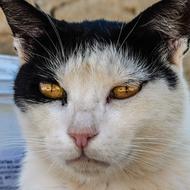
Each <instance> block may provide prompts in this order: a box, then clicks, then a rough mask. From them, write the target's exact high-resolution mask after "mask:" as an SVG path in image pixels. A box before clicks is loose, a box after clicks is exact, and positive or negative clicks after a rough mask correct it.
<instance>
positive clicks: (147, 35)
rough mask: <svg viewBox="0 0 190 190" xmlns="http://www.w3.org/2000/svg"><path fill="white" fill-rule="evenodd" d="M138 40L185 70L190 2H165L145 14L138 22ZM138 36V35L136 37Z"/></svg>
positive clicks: (167, 0) (189, 39)
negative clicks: (182, 66)
mask: <svg viewBox="0 0 190 190" xmlns="http://www.w3.org/2000/svg"><path fill="white" fill-rule="evenodd" d="M138 19H139V25H140V26H139V27H137V30H138V35H140V37H139V36H134V38H138V37H139V39H140V40H141V41H142V43H144V44H145V43H146V44H149V46H148V48H149V47H150V51H152V50H153V49H154V48H155V47H157V51H160V52H161V55H162V56H163V57H165V58H167V59H168V60H169V62H170V63H172V64H175V65H178V66H181V65H182V62H183V57H184V55H185V54H186V53H187V51H188V49H189V42H190V0H162V1H160V2H158V3H156V4H154V5H153V6H152V7H150V8H148V9H147V10H145V11H144V12H142V13H141V14H140V15H139V16H138V17H137V18H136V19H135V20H134V21H133V23H134V24H133V25H135V23H137V22H138ZM134 35H135V34H134Z"/></svg>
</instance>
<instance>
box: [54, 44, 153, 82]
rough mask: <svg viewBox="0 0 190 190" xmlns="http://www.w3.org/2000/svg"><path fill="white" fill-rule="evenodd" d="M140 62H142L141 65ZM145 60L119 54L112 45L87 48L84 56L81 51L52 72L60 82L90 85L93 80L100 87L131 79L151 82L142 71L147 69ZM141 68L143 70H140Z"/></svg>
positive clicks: (146, 73) (126, 54)
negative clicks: (89, 81) (100, 85)
mask: <svg viewBox="0 0 190 190" xmlns="http://www.w3.org/2000/svg"><path fill="white" fill-rule="evenodd" d="M139 61H141V62H142V63H141V64H140V63H138V62H139ZM143 61H144V60H141V59H138V57H133V56H132V55H130V54H128V52H127V51H126V52H125V53H123V52H122V51H120V52H118V51H117V50H116V48H115V47H114V46H112V45H109V46H101V45H100V44H99V45H98V44H96V45H95V46H94V47H93V48H90V47H89V48H87V49H86V51H85V52H83V53H82V52H81V51H80V49H79V50H78V52H77V53H76V54H73V55H71V56H70V57H69V58H68V59H67V60H66V61H65V63H64V64H61V63H60V64H59V66H58V67H57V68H55V67H52V71H53V72H54V73H55V75H56V79H57V80H58V81H60V82H62V81H63V82H65V81H68V83H71V82H72V81H78V82H81V83H87V82H88V80H91V81H93V80H94V81H99V82H100V84H101V83H106V82H107V83H112V84H111V85H113V84H114V83H119V82H121V83H122V82H126V81H128V80H138V81H145V80H148V78H149V74H148V72H143V71H142V70H143V66H145V67H146V65H144V64H143ZM52 64H54V63H52ZM138 64H139V65H138ZM140 65H141V66H140ZM140 67H142V68H141V69H140Z"/></svg>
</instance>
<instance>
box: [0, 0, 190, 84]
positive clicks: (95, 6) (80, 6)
mask: <svg viewBox="0 0 190 190" xmlns="http://www.w3.org/2000/svg"><path fill="white" fill-rule="evenodd" d="M28 1H29V2H30V3H32V4H37V5H39V6H40V7H41V8H42V9H43V10H44V11H46V12H47V13H49V14H51V15H52V16H54V17H56V18H58V19H65V20H67V21H81V20H84V19H90V20H91V19H98V18H105V19H111V20H122V21H129V20H131V19H132V18H133V17H135V16H136V15H137V14H138V13H139V12H141V11H142V10H143V9H145V8H147V7H148V6H150V5H151V4H153V3H155V2H157V1H158V0H28ZM0 54H9V55H14V54H15V52H14V50H13V48H12V36H11V32H10V29H9V27H8V25H7V23H6V20H5V17H4V15H3V13H2V11H0ZM185 73H186V77H187V79H188V81H189V83H190V55H189V56H187V57H186V59H185Z"/></svg>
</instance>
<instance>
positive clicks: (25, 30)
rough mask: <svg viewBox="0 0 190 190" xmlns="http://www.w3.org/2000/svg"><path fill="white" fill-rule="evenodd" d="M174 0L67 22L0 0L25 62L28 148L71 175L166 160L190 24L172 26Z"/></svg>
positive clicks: (178, 118)
mask: <svg viewBox="0 0 190 190" xmlns="http://www.w3.org/2000/svg"><path fill="white" fill-rule="evenodd" d="M179 2H180V3H179ZM179 2H178V3H177V2H174V1H168V2H166V1H161V2H160V3H158V4H156V5H154V6H153V7H151V8H149V9H148V10H146V11H145V12H143V13H141V14H140V15H139V16H138V17H136V18H135V19H134V20H133V21H131V22H130V23H128V24H126V23H119V22H110V21H104V20H99V21H91V22H88V21H85V22H82V23H67V22H63V21H62V22H61V21H57V20H55V19H53V18H51V17H49V16H47V15H45V14H44V13H42V12H41V11H38V10H37V9H35V8H33V7H32V6H30V5H29V4H28V3H26V2H23V1H10V2H9V3H6V2H4V3H2V5H1V6H2V7H3V10H4V12H5V14H6V16H7V19H8V22H9V24H10V26H11V28H12V30H13V33H14V36H15V46H16V48H17V51H18V54H19V56H20V58H21V59H22V61H23V62H24V64H23V65H22V67H21V69H20V71H19V73H18V76H17V78H16V81H15V103H16V105H17V107H18V114H19V116H20V119H21V123H22V128H23V132H24V135H25V137H26V141H27V145H28V151H29V152H33V154H34V155H36V156H39V157H40V158H42V159H44V158H45V159H44V160H47V162H48V163H49V164H50V165H52V167H54V168H56V169H57V170H60V171H64V172H65V171H66V172H67V173H68V175H70V176H75V177H77V178H82V177H100V176H102V174H103V176H110V174H115V173H117V172H120V174H125V173H130V172H134V171H133V170H134V168H135V172H138V171H141V172H142V171H152V170H153V171H154V170H158V169H160V168H162V167H163V166H164V165H165V164H168V161H169V160H170V159H172V157H173V156H174V155H175V151H172V150H174V147H175V148H176V144H177V140H176V139H177V138H180V132H179V131H180V130H179V129H180V128H181V127H183V126H184V117H185V114H186V101H187V93H186V85H185V82H184V79H183V76H182V65H181V62H182V58H183V54H184V52H186V50H187V48H188V34H189V28H188V25H187V24H186V26H185V27H184V28H180V27H182V23H183V24H184V23H189V22H190V19H189V17H187V16H188V15H189V12H188V8H189V6H190V5H189V2H188V1H183V3H182V2H181V1H179ZM177 5H178V6H177ZM19 10H22V11H19ZM15 11H17V12H18V11H19V12H18V14H14V12H15ZM166 11H167V12H171V14H170V15H167V14H165V13H166ZM176 12H177V16H176ZM181 12H182V13H183V15H181V14H180V13H181ZM26 13H27V15H28V16H27V17H26ZM29 15H30V16H29ZM28 21H30V22H28ZM41 85H43V86H41ZM53 85H54V87H55V88H53V87H52V86H53ZM42 87H44V88H45V91H44V89H42ZM48 88H50V91H48ZM54 89H56V90H55V92H54V94H53V95H52V93H53V90H54ZM123 89H124V92H123ZM126 89H127V91H126ZM47 91H48V93H51V95H49V94H47ZM126 93H127V95H126ZM59 95H60V96H59Z"/></svg>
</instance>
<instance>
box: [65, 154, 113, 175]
mask: <svg viewBox="0 0 190 190" xmlns="http://www.w3.org/2000/svg"><path fill="white" fill-rule="evenodd" d="M66 164H67V166H68V167H70V168H71V169H72V170H74V172H76V173H80V174H84V175H91V176H93V175H97V174H98V173H101V172H102V171H105V170H106V169H107V168H108V167H109V166H110V164H109V163H107V162H104V161H100V160H95V159H91V158H89V157H87V156H84V155H82V156H80V157H78V158H75V159H72V160H67V161H66Z"/></svg>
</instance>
